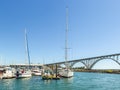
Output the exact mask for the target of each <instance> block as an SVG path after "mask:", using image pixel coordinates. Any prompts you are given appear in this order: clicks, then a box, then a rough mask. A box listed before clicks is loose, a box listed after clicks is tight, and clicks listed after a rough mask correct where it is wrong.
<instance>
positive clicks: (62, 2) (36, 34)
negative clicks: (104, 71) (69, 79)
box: [0, 0, 120, 68]
mask: <svg viewBox="0 0 120 90" xmlns="http://www.w3.org/2000/svg"><path fill="white" fill-rule="evenodd" d="M119 3H120V1H119V0H17V1H16V0H1V1H0V57H1V59H0V63H1V64H12V63H25V62H26V61H25V41H24V30H25V28H26V29H27V34H28V42H29V49H30V56H31V62H32V63H52V62H59V61H64V47H65V29H66V6H68V7H69V20H68V23H69V32H68V46H69V47H70V48H71V49H70V50H69V53H68V55H69V59H70V60H74V59H80V58H87V57H93V56H101V55H107V54H114V53H120V25H119V24H120V5H119ZM101 66H102V67H106V66H108V67H109V68H110V67H111V68H120V66H119V65H117V64H116V63H115V62H113V61H112V60H104V61H103V60H102V61H100V62H99V63H97V65H96V66H95V68H102V67H101Z"/></svg>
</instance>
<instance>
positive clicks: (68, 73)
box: [59, 8, 74, 78]
mask: <svg viewBox="0 0 120 90" xmlns="http://www.w3.org/2000/svg"><path fill="white" fill-rule="evenodd" d="M65 36H66V37H65V66H66V68H65V69H62V70H61V71H60V72H59V74H60V76H62V77H66V78H69V77H73V74H74V72H73V71H71V70H70V67H69V65H68V62H67V61H68V40H67V38H68V8H66V32H65Z"/></svg>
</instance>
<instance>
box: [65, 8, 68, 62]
mask: <svg viewBox="0 0 120 90" xmlns="http://www.w3.org/2000/svg"><path fill="white" fill-rule="evenodd" d="M67 60H68V7H66V31H65V61H66V62H67Z"/></svg>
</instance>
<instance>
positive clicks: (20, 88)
mask: <svg viewBox="0 0 120 90" xmlns="http://www.w3.org/2000/svg"><path fill="white" fill-rule="evenodd" d="M0 90H120V74H103V73H83V72H76V73H74V77H73V78H69V79H67V78H62V79H61V80H42V79H41V77H40V76H33V77H31V78H25V79H4V80H0Z"/></svg>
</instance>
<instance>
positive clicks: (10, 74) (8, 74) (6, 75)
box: [1, 67, 15, 79]
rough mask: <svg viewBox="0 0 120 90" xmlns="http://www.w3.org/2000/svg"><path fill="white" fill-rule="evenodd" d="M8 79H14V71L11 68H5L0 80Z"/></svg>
mask: <svg viewBox="0 0 120 90" xmlns="http://www.w3.org/2000/svg"><path fill="white" fill-rule="evenodd" d="M9 78H15V69H13V68H11V67H5V68H4V71H3V73H2V76H1V79H9Z"/></svg>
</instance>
